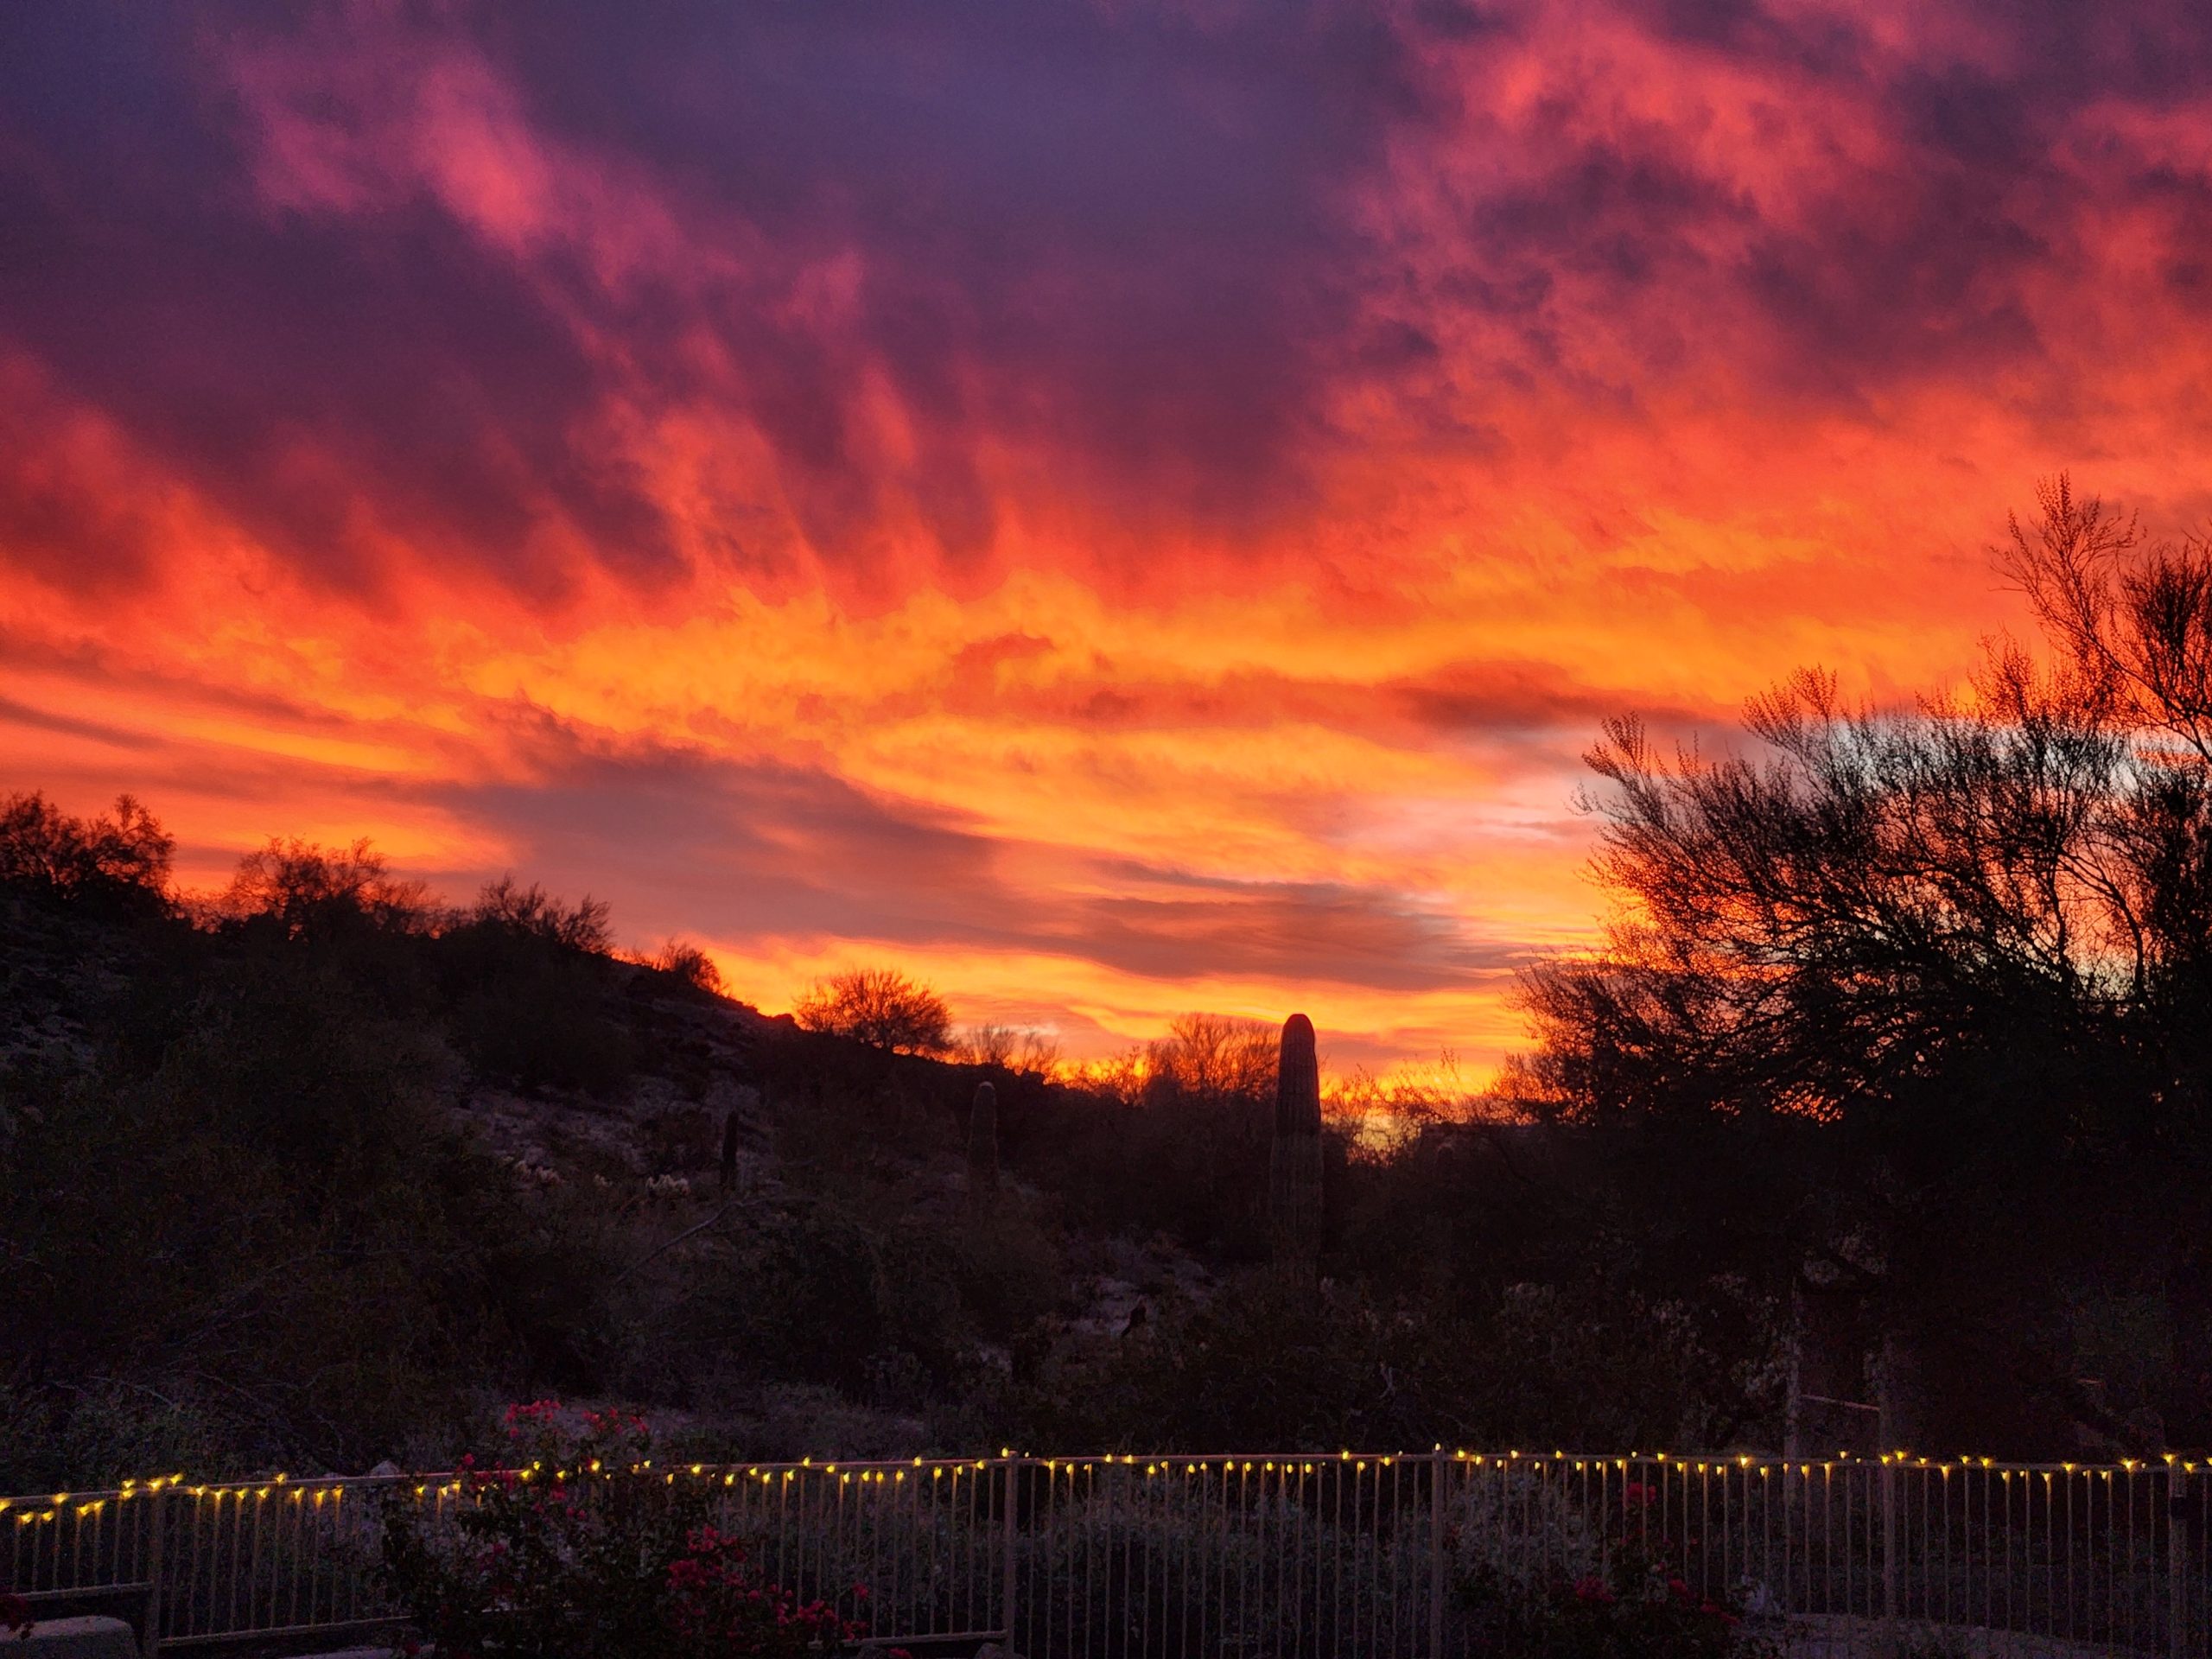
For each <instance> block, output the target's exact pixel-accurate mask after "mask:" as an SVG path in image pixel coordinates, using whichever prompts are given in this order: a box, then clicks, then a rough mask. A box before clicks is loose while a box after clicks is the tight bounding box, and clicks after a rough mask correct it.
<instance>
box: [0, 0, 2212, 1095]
mask: <svg viewBox="0 0 2212 1659" xmlns="http://www.w3.org/2000/svg"><path fill="white" fill-rule="evenodd" d="M17 27H18V29H19V32H20V35H21V38H20V40H19V41H18V42H17V44H18V46H19V48H20V49H18V50H16V51H15V52H13V53H10V54H0V87H4V88H5V89H6V91H7V93H8V96H5V97H0V111H4V113H0V245H5V246H9V247H12V248H35V249H36V250H38V251H39V254H38V257H36V258H35V259H33V258H17V259H15V260H0V440H4V441H3V442H0V562H3V563H0V745H4V754H5V758H6V761H7V767H8V771H9V772H10V781H11V782H13V783H14V784H16V785H18V786H23V787H45V788H48V789H49V790H50V791H54V793H55V794H57V795H58V796H60V798H62V799H64V800H65V801H66V802H67V803H68V804H72V805H74V806H78V807H80V808H81V807H87V806H91V805H92V804H97V802H98V801H99V798H102V797H103V796H105V795H107V794H110V793H112V792H113V791H116V790H117V789H119V788H130V789H133V790H136V791H138V792H140V793H141V794H142V795H143V796H144V797H145V798H148V799H149V802H150V803H151V804H153V805H154V806H155V807H156V809H157V810H160V811H161V812H162V813H163V815H164V816H165V817H167V818H168V819H169V820H170V821H171V822H172V823H173V824H174V826H175V828H176V829H178V830H179V832H180V834H181V836H182V838H183V842H184V862H185V867H186V868H187V871H188V874H190V875H192V876H193V877H194V879H197V880H203V881H211V882H212V881H214V880H219V879H220V878H221V876H222V874H223V873H224V872H225V870H226V867H227V865H228V863H229V861H231V860H232V859H233V858H235V856H236V855H237V854H238V852H239V851H241V850H243V849H245V848H246V847H249V846H251V845H252V844H253V843H254V842H256V841H257V840H258V839H259V838H260V837H261V836H265V835H268V834H271V833H278V832H283V833H301V834H307V835H310V836H321V837H323V838H326V839H334V840H335V839H350V838H351V837H352V836H354V835H357V834H367V835H370V836H374V837H375V838H376V839H377V840H378V841H379V842H381V843H382V844H383V845H385V847H386V849H388V850H389V851H391V853H392V854H393V855H395V856H396V857H397V858H398V859H399V860H401V861H403V862H404V863H406V864H407V865H408V866H410V868H414V869H416V870H417V871H419V872H422V873H423V874H428V875H429V876H430V877H431V878H432V879H434V880H435V881H437V882H438V883H440V884H442V885H443V886H446V887H449V888H452V889H454V890H462V889H465V888H466V887H468V886H469V885H470V884H472V883H474V882H475V881H478V880H482V879H484V878H485V877H486V876H488V875H491V874H497V873H498V872H499V871H500V870H501V869H503V868H516V869H518V870H524V871H527V872H528V873H529V874H531V876H532V877H534V878H537V879H543V880H548V881H550V882H552V883H554V884H556V885H557V886H561V887H567V888H569V889H582V888H583V887H587V886H588V887H591V888H592V889H593V890H594V891H596V892H599V893H602V894H603V895H605V896H607V897H609V898H611V899H613V901H614V903H615V906H616V917H617V921H618V925H619V926H620V927H621V928H622V929H623V930H624V931H626V933H627V934H628V935H629V936H630V937H631V938H632V940H633V941H635V942H638V943H645V942H650V941H652V940H654V939H657V938H659V937H662V936H664V935H665V934H668V933H670V932H674V931H683V932H686V933H690V934H691V935H693V936H696V937H699V938H703V939H705V940H706V941H707V942H708V943H709V944H710V945H711V946H712V948H713V949H714V950H715V954H716V956H717V958H718V960H719V961H720V962H721V964H722V966H723V968H724V969H725V971H726V972H727V973H728V976H730V978H731V980H732V982H733V983H734V985H735V986H736V987H737V988H738V989H739V990H740V991H741V993H742V994H745V995H749V996H751V997H753V998H754V999H756V1000H758V1001H761V1002H763V1003H764V1004H766V1005H767V1006H770V1007H780V1006H784V1005H785V1003H787V1002H788V1001H789V999H790V997H791V995H792V993H793V992H794V991H795V990H796V989H797V988H798V987H799V986H800V985H802V984H803V983H804V982H805V981H806V980H808V979H809V978H810V977H811V976H814V975H816V974H817V973H819V972H821V971H823V970H825V969H829V968H831V967H835V966H838V965H842V964H845V963H852V962H858V961H867V960H875V959H895V960H897V961H899V962H900V963H904V964H906V966H908V967H909V968H911V969H915V970H917V971H919V972H922V973H924V974H926V975H928V976H931V977H932V978H934V979H935V980H936V981H937V982H938V983H939V984H940V985H941V986H942V987H943V988H944V989H945V990H946V991H947V992H948V993H949V994H950V995H951V997H952V999H953V1001H954V1002H955V1004H956V1006H957V1007H958V1008H959V1009H960V1011H961V1012H962V1013H963V1015H965V1016H967V1017H971V1018H976V1019H986V1018H988V1019H995V1020H1020V1021H1021V1022H1024V1023H1041V1024H1046V1025H1051V1026H1054V1027H1058V1029H1060V1030H1061V1031H1062V1032H1063V1033H1065V1038H1066V1040H1067V1042H1068V1044H1069V1046H1070V1048H1071V1051H1073V1052H1077V1053H1085V1052H1100V1051H1103V1050H1104V1049H1108V1048H1110V1047H1112V1046H1116V1045H1118V1044H1121V1043H1123V1042H1127V1041H1129V1040H1135V1039H1141V1038H1143V1037H1146V1036H1148V1035H1151V1034H1154V1033H1157V1032H1158V1031H1159V1030H1160V1029H1161V1028H1163V1027H1164V1025H1165V1022H1166V1020H1168V1019H1170V1018H1171V1017H1173V1014H1176V1013H1178V1012H1180V1011H1184V1010H1187V1009H1190V1008H1193V1007H1211V1008H1217V1009H1222V1010H1225V1011H1231V1012H1239V1013H1251V1014H1267V1015H1271V1016H1272V1015H1274V1014H1281V1013H1282V1012H1285V1011H1287V1009H1289V1008H1291V1007H1304V1008H1306V1010H1307V1011H1308V1012H1309V1013H1311V1014H1313V1015H1314V1016H1315V1018H1316V1020H1317V1022H1318V1023H1319V1025H1320V1026H1321V1027H1322V1028H1323V1029H1324V1031H1325V1033H1332V1035H1331V1037H1330V1039H1329V1041H1328V1043H1327V1044H1326V1045H1325V1046H1329V1047H1330V1048H1331V1051H1332V1055H1334V1056H1335V1057H1336V1058H1337V1059H1338V1062H1339V1063H1341V1064H1350V1063H1351V1062H1353V1061H1359V1062H1363V1063H1366V1062H1380V1061H1388V1060H1390V1059H1394V1058H1397V1059H1404V1058H1420V1057H1426V1056H1432V1055H1433V1053H1434V1052H1436V1051H1438V1050H1440V1049H1441V1048H1444V1047H1451V1048H1452V1049H1454V1050H1456V1051H1458V1052H1459V1053H1460V1054H1461V1055H1462V1056H1463V1057H1465V1058H1467V1059H1468V1060H1469V1061H1470V1062H1471V1064H1472V1065H1473V1066H1474V1067H1475V1068H1476V1069H1479V1068H1480V1067H1482V1066H1483V1065H1488V1064H1491V1063H1493V1062H1495V1060H1496V1059H1497V1058H1498V1056H1499V1055H1500V1054H1502V1053H1503V1052H1504V1051H1505V1050H1507V1049H1509V1048H1510V1046H1512V1044H1513V1042H1514V1041H1515V1039H1516V1031H1517V1025H1516V1016H1515V1015H1514V1014H1513V1013H1512V1011H1511V1008H1510V986H1511V979H1512V974H1513V971H1514V969H1515V968H1516V965H1518V964H1520V963H1524V962H1526V961H1527V960H1529V958H1530V957H1531V956H1532V955H1533V954H1534V953H1536V952H1539V951H1542V950H1553V949H1558V948H1562V947H1571V946H1573V945H1574V944H1577V943H1580V942H1583V941H1586V940H1587V939H1588V938H1590V937H1591V936H1592V931H1593V929H1594V926H1595V924H1596V920H1597V918H1598V916H1599V911H1600V908H1601V905H1602V895H1600V894H1598V893H1595V892H1594V891H1593V890H1592V889H1591V888H1590V887H1589V886H1588V885H1587V883H1586V881H1585V880H1583V878H1582V876H1581V874H1580V865H1581V861H1582V858H1583V855H1584V853H1585V851H1586V826H1585V825H1584V824H1582V823H1580V821H1579V820H1578V819H1577V818H1576V817H1574V816H1573V813H1572V811H1571V810H1570V808H1569V798H1570V796H1571V793H1572V791H1573V788H1574V786H1575V783H1576V765H1575V759H1574V757H1575V754H1576V753H1577V751H1578V750H1579V749H1580V747H1581V746H1582V744H1583V743H1584V742H1585V741H1587V739H1588V736H1589V734H1591V732H1592V728H1593V727H1594V725H1595V722H1596V721H1597V720H1598V719H1599V717H1600V716H1601V715H1604V714H1605V713H1609V712H1611V711H1614V710H1618V709H1628V708H1637V709H1643V710H1644V711H1646V712H1647V713H1649V714H1651V715H1653V716H1655V717H1656V718H1657V719H1658V720H1659V721H1662V723H1663V724H1668V725H1672V726H1675V727H1678V728H1681V729H1683V730H1684V731H1686V732H1688V731H1701V732H1706V733H1707V734H1711V733H1713V732H1714V731H1716V730H1717V728H1721V727H1723V726H1725V725H1726V722H1727V721H1728V720H1729V719H1730V717H1731V715H1732V711H1733V709H1735V708H1736V707H1737V706H1738V703H1739V702H1740V701H1741V700H1742V699H1743V698H1744V697H1745V696H1746V695H1748V694H1750V693H1751V692H1753V691H1756V690H1758V689H1759V688H1761V687H1762V686H1763V685H1764V684H1765V683H1768V682H1769V681H1770V680H1771V679H1773V678H1774V677H1777V676H1778V675H1780V674H1782V673H1784V672H1786V671H1789V669H1791V668H1792V667H1794V666H1796V665H1797V664H1801V663H1805V662H1821V663H1826V664H1830V665H1832V666H1834V667H1837V668H1838V669H1840V671H1843V673H1844V674H1845V677H1846V679H1847V683H1851V684H1853V685H1855V686H1857V687H1859V689H1861V690H1864V691H1866V693H1868V694H1870V695H1872V696H1879V697H1894V696H1903V695H1906V694H1908V693H1909V692H1910V690H1914V689H1916V688H1919V687H1924V686H1931V685H1940V684H1943V683H1949V682H1951V681H1953V680H1955V678H1956V677H1957V676H1958V675H1959V673H1960V672H1961V670H1962V668H1963V666H1964V665H1965V664H1967V661H1968V660H1969V659H1970V658H1971V656H1972V654H1973V652H1974V649H1975V645H1976V641H1977V639H1978V636H1980V634H1981V633H1983V632H1986V631H1988V630H1990V629H1993V628H1996V627H2000V626H2005V625H2007V624H2008V623H2010V622H2012V621H2015V620H2017V611H2016V609H2015V607H2014V605H2013V603H2012V600H2011V598H2010V597H2009V596H2008V595H2006V594H2004V593H2003V592H2001V591H1999V588H1997V587H1996V585H1995V582H1994V579H1993V575H1992V572H1991V569H1990V567H1989V564H1988V563H1987V561H1986V557H1985V556H1984V553H1983V549H1982V544H1983V543H1984V541H1985V540H1986V538H1987V537H1989V536H1990V535H1991V534H1992V533H1993V531H1995V530H1996V529H1997V528H1998V526H1999V524H2000V522H2001V516H2002V512H2003V510H2004V509H2005V506H2006V505H2009V504H2011V503H2012V502H2015V501H2017V500H2019V499H2022V497H2023V496H2024V493H2025V492H2026V489H2027V487H2028V485H2029V484H2030V482H2031V480H2032V479H2033V478H2034V477H2036V476H2037V474H2042V473H2045V472H2049V471H2051V470H2054V469H2056V467H2061V466H2072V467H2075V469H2076V472H2077V474H2079V476H2080V477H2081V478H2082V480H2083V481H2084V482H2086V483H2088V484H2090V485H2091V486H2094V487H2099V488H2102V489H2105V490H2107V491H2109V492H2112V493H2120V494H2125V495H2126V496H2127V497H2129V498H2131V499H2135V500H2139V501H2140V502H2142V503H2143V504H2144V505H2146V506H2147V507H2149V508H2150V509H2151V510H2152V512H2153V513H2154V514H2155V515H2159V516H2164V517H2168V518H2189V517H2190V516H2193V515H2196V514H2198V513H2200V512H2202V509H2203V507H2204V505H2206V503H2205V499H2204V495H2203V492H2202V490H2201V488H2200V487H2199V486H2197V485H2196V483H2195V481H2194V480H2195V479H2196V474H2197V473H2198V472H2199V471H2200V470H2201V468H2202V462H2203V461H2204V460H2205V459H2206V451H2207V448H2208V443H2207V439H2206V437H2205V435H2204V431H2203V427H2202V423H2201V422H2200V421H2198V420H2197V419H2196V416H2195V413H2194V411H2195V408H2196V403H2197V402H2198V401H2199V395H2198V392H2197V386H2198V384H2199V382H2200V381H2201V380H2202V375H2203V372H2204V359H2205V354H2206V351H2207V345H2206V336H2205V333H2204V330H2203V327H2202V321H2201V318H2202V311H2203V305H2204V296H2205V295H2206V293H2207V292H2208V291H2212V288H2208V284H2209V283H2212V274H2208V270H2207V267H2206V265H2205V263H2204V261H2203V258H2202V248H2203V247H2204V246H2205V245H2207V243H2206V232H2207V231H2208V230H2212V191H2208V189H2207V188H2206V185H2205V172H2206V167H2207V165H2208V160H2209V159H2212V102H2208V100H2206V99H2203V98H2202V95H2201V94H2200V93H2199V92H2197V91H2196V88H2197V87H2199V86H2202V85H2203V84H2204V82H2205V76H2204V72H2205V71H2206V70H2207V69H2212V25H2208V24H2206V23H2204V22H2202V20H2200V19H2198V18H2197V17H2196V16H2195V14H2194V13H2193V12H2190V11H2189V10H2184V9H2182V8H2179V7H2168V6H2164V5H2140V6H2132V5H2131V6H2121V7H2117V8H2107V9H2105V10H2104V11H2102V12H2101V13H2100V14H2099V16H2097V17H2096V18H2094V19H2088V20H2084V19H2083V18H2082V17H2081V16H2080V15H2079V13H2078V10H2076V9H2070V8H2061V7H2057V6H2056V5H2050V6H2045V5H2040V4H2037V5H2029V6H2024V7H2023V6H2017V5H2007V6H2004V7H1999V6H1996V5H1993V4H1963V3H1950V4H1942V5H1936V6H1932V7H1931V6H1922V5H1915V6H1911V7H1905V6H1896V7H1886V8H1872V9H1870V8H1866V7H1863V6H1858V5H1851V6H1845V5H1841V4H1836V5H1819V4H1812V3H1802V0H1788V3H1785V0H1773V3H1764V0H1669V3H1665V4H1660V3H1656V0H1655V3H1649V4H1646V3H1630V0H1618V3H1611V0H1605V3H1601V0H1541V3H1540V0H1526V3H1518V4H1510V5H1504V6H1500V7H1496V8H1491V9H1486V10H1480V11H1477V10H1471V9H1469V10H1457V9H1454V8H1452V7H1449V6H1428V7H1418V8H1416V7H1407V8H1403V9H1386V10H1379V11H1372V12H1360V11H1354V10H1343V11H1331V10H1321V11H1317V12H1316V13H1314V14H1313V15H1312V16H1308V17H1306V18H1305V19H1303V20H1301V21H1300V22H1296V23H1294V24H1291V25H1286V24H1285V22H1284V21H1283V19H1282V18H1281V16H1280V14H1278V13H1276V12H1275V11H1274V10H1273V9H1268V8H1262V9H1255V10H1250V11H1249V12H1248V11H1246V10H1243V9H1242V8H1240V7H1237V6H1234V5H1232V6H1230V7H1225V8H1213V7H1207V8H1187V9H1186V8H1178V7H1173V6H1166V7H1162V8H1159V9H1154V10H1129V9H1126V8H1101V9H1098V10H1088V9H1084V8H1052V9H1043V10H1039V9H1031V8H1024V7H1014V6H988V5H976V6H972V7H970V6H962V5H954V6H946V7H939V8H932V9H930V10H928V11H926V12H924V13H917V12H913V11H912V10H906V9H887V10H880V11H879V10H870V9H868V8H865V7H861V8H852V9H841V10H838V11H837V12H835V13H827V12H821V11H814V12H807V13H790V14H779V13H757V14H755V13H732V12H730V11H728V10H726V9H721V8H701V9H698V10H696V11H689V10H683V9H681V8H678V9H675V10H670V11H668V12H666V13H664V14H661V15H658V16H655V17H654V18H652V19H650V20H647V19H628V20H623V21H621V22H613V21H609V20H606V19H594V18H590V17H588V16H569V15H568V14H563V13H558V12H548V13H546V14H544V15H543V17H541V18H540V19H539V20H538V22H537V23H536V24H534V26H533V27H532V29H530V30H528V31H518V30H513V29H509V28H506V27H505V26H504V25H502V24H500V23H499V22H498V21H497V20H496V19H493V18H490V17H485V18H475V19H472V18H470V17H467V16H461V15H459V14H454V15H440V16H434V17H427V18H426V17H421V16H410V15H407V14H403V13H401V12H398V11H394V10H389V9H385V8H380V7H360V8H341V9H338V10H333V11H328V12H321V13H317V14H315V16H314V17H313V18H312V19H311V20H308V21H303V22H293V21H291V20H289V19H283V20H278V21H277V22H274V23H272V22H270V19H268V18H267V17H265V16H248V15H245V14H241V15H240V16H238V17H236V18H231V17H228V16H226V15H223V14H220V13H219V12H211V13H201V14H196V15H194V16H185V15H182V14H180V15H177V16H166V17H159V18H156V17H151V16H145V17H141V16H132V17H130V18H128V19H126V20H124V21H122V22H118V23H117V24H116V25H115V26H114V27H113V28H111V29H106V30H105V31H103V30H99V29H91V28H87V27H82V26H79V25H78V24H76V23H75V22H73V20H71V19H69V18H66V17H59V16H57V17H54V18H49V19H44V20H39V19H33V20H29V21H26V22H22V23H20V24H19V25H17Z"/></svg>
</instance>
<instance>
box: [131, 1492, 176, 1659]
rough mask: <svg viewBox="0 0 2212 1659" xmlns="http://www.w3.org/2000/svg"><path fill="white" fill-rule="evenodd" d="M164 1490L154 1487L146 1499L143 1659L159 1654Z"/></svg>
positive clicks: (165, 1507) (160, 1640)
mask: <svg viewBox="0 0 2212 1659" xmlns="http://www.w3.org/2000/svg"><path fill="white" fill-rule="evenodd" d="M168 1495H169V1493H168V1487H166V1486H163V1485H160V1484H156V1486H155V1487H154V1490H153V1491H151V1492H150V1493H149V1494H148V1496H147V1499H146V1503H147V1510H148V1514H147V1518H146V1629H145V1631H144V1633H143V1635H142V1636H141V1637H140V1638H139V1642H138V1646H139V1649H140V1650H141V1651H142V1652H143V1654H144V1655H145V1656H146V1659H156V1655H158V1654H159V1653H160V1652H161V1650H162V1534H163V1533H164V1532H166V1531H167V1530H168V1525H167V1522H168Z"/></svg>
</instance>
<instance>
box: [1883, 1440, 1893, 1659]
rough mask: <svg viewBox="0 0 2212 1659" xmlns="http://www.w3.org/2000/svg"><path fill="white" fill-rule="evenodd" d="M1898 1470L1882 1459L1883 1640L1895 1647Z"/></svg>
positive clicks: (1886, 1458) (1891, 1462) (1888, 1461)
mask: <svg viewBox="0 0 2212 1659" xmlns="http://www.w3.org/2000/svg"><path fill="white" fill-rule="evenodd" d="M1881 1496H1882V1625H1883V1630H1882V1637H1883V1640H1884V1641H1885V1642H1886V1643H1888V1644H1889V1645H1890V1646H1891V1648H1892V1649H1894V1648H1895V1647H1896V1646H1897V1464H1896V1462H1895V1461H1894V1460H1893V1459H1891V1457H1890V1456H1889V1454H1888V1453H1886V1452H1885V1453H1884V1454H1883V1457H1882V1493H1881Z"/></svg>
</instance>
